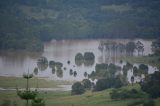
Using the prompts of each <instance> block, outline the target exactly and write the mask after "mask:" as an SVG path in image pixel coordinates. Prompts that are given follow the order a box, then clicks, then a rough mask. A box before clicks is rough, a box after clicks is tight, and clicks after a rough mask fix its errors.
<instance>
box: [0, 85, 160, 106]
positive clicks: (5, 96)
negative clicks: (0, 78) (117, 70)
mask: <svg viewBox="0 0 160 106" xmlns="http://www.w3.org/2000/svg"><path fill="white" fill-rule="evenodd" d="M132 88H135V89H137V90H140V86H139V85H138V84H135V85H134V86H131V85H128V86H125V87H122V88H121V89H132ZM111 91H112V89H108V90H104V91H100V92H91V91H87V92H86V93H85V94H83V95H75V96H71V95H70V92H69V91H68V92H51V91H49V92H40V94H39V96H41V97H43V98H44V99H45V103H46V106H127V105H128V104H130V103H133V102H135V101H137V100H140V99H126V100H116V101H115V100H112V99H111V98H110V92H111ZM0 95H1V96H0V104H2V103H3V102H4V100H10V102H11V103H13V102H17V104H18V106H25V105H24V104H25V101H23V100H21V99H20V98H19V97H18V96H17V95H16V92H15V91H9V92H8V91H0ZM155 102H156V106H159V103H160V99H156V100H155Z"/></svg>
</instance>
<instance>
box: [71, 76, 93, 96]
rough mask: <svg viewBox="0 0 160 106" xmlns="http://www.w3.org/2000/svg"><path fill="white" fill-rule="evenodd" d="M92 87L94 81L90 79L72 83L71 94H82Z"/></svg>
mask: <svg viewBox="0 0 160 106" xmlns="http://www.w3.org/2000/svg"><path fill="white" fill-rule="evenodd" d="M91 88H92V83H91V81H90V80H89V79H84V80H82V82H75V83H74V84H73V85H72V91H71V95H80V94H83V93H84V92H85V91H86V90H90V89H91Z"/></svg>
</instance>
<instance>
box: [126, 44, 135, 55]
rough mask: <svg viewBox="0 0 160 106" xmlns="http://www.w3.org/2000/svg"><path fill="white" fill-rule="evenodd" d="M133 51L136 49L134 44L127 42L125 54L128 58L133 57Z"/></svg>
mask: <svg viewBox="0 0 160 106" xmlns="http://www.w3.org/2000/svg"><path fill="white" fill-rule="evenodd" d="M135 49H136V44H135V43H134V42H128V43H127V44H126V52H127V54H128V55H129V56H133V53H134V51H135Z"/></svg>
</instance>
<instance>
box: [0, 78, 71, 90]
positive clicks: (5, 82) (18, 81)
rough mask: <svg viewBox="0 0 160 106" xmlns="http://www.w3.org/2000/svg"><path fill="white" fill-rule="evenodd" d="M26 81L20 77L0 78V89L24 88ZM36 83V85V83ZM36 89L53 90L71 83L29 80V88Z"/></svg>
mask: <svg viewBox="0 0 160 106" xmlns="http://www.w3.org/2000/svg"><path fill="white" fill-rule="evenodd" d="M26 81H27V80H26V79H24V78H22V77H4V76H0V87H1V88H15V87H19V88H25V87H26ZM37 81H38V83H37ZM37 84H38V87H39V88H54V87H57V85H70V84H72V82H69V81H53V80H46V79H44V78H38V80H37V78H35V77H34V78H32V79H30V80H29V85H30V87H37Z"/></svg>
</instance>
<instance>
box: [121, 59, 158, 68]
mask: <svg viewBox="0 0 160 106" xmlns="http://www.w3.org/2000/svg"><path fill="white" fill-rule="evenodd" d="M120 59H121V60H123V61H128V62H130V63H139V64H149V65H151V66H156V67H158V68H160V56H141V57H121V58H120Z"/></svg>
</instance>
